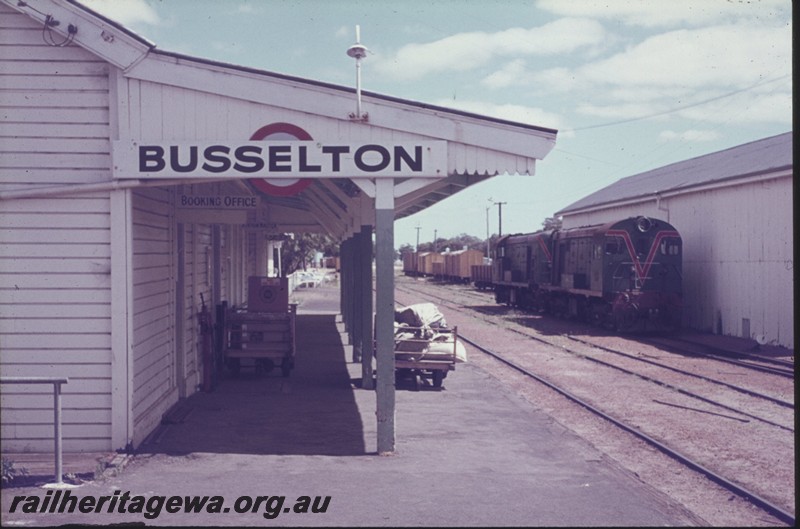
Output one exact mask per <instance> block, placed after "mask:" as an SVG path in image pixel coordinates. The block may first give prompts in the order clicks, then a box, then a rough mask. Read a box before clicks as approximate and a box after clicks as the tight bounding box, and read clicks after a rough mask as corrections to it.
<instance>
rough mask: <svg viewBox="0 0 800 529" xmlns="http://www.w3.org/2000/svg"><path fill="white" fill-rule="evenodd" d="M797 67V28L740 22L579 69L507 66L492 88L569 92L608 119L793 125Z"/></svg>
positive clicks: (679, 35) (672, 36)
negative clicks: (671, 118)
mask: <svg viewBox="0 0 800 529" xmlns="http://www.w3.org/2000/svg"><path fill="white" fill-rule="evenodd" d="M791 65H792V45H791V24H787V25H786V26H784V27H773V28H769V27H758V26H747V25H741V24H737V25H725V26H712V27H708V28H701V29H692V30H677V31H670V32H667V33H662V34H659V35H654V36H652V37H650V38H647V39H645V40H644V41H642V42H640V43H638V44H636V45H634V46H631V47H629V48H628V49H626V50H624V51H621V52H620V53H617V54H615V55H613V56H611V57H608V58H605V59H602V60H599V61H595V62H591V63H587V64H584V65H582V66H578V67H575V68H571V69H570V68H566V67H558V68H551V69H547V70H543V71H540V72H535V71H526V70H525V68H521V67H520V66H519V65H515V67H513V68H512V67H510V66H506V67H504V68H503V69H501V70H500V71H498V72H495V73H494V74H492V76H489V77H488V78H487V79H486V80H484V84H485V85H487V86H495V87H496V86H512V85H514V84H515V83H525V84H528V85H531V86H537V87H539V89H540V90H541V89H547V90H548V91H549V93H551V94H558V93H569V95H570V97H571V98H573V100H575V101H577V102H578V103H577V104H576V107H575V111H576V112H577V113H579V114H584V115H588V116H595V117H600V118H604V119H605V120H608V121H619V120H626V119H633V118H643V117H647V116H650V117H654V118H659V119H666V118H665V117H663V116H664V115H667V114H670V115H673V114H674V115H675V116H680V117H688V118H690V119H698V120H704V121H710V122H715V123H718V122H733V121H739V122H764V123H767V122H769V123H776V122H777V123H790V122H791V117H790V116H791V107H792V106H791V97H790V96H791ZM776 80H777V81H776Z"/></svg>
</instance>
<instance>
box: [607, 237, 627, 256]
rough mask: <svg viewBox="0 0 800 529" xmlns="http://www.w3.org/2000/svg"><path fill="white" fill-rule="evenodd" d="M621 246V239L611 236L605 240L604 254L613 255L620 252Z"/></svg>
mask: <svg viewBox="0 0 800 529" xmlns="http://www.w3.org/2000/svg"><path fill="white" fill-rule="evenodd" d="M622 251H623V248H622V244H621V241H620V239H619V238H618V237H611V238H609V239H607V240H606V254H607V255H615V254H619V253H622Z"/></svg>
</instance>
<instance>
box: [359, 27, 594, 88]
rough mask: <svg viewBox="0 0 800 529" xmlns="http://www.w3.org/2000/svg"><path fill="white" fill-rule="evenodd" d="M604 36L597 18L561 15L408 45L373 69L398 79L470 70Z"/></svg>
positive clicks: (590, 42) (586, 44) (572, 47)
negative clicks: (536, 23) (535, 24)
mask: <svg viewBox="0 0 800 529" xmlns="http://www.w3.org/2000/svg"><path fill="white" fill-rule="evenodd" d="M605 39H606V33H605V30H603V28H602V26H601V25H600V24H599V23H598V22H596V21H593V20H588V19H575V18H562V19H559V20H555V21H553V22H550V23H548V24H545V25H543V26H540V27H536V28H530V29H523V28H511V29H507V30H504V31H499V32H496V33H486V32H482V31H474V32H469V33H458V34H455V35H451V36H449V37H445V38H443V39H440V40H437V41H433V42H428V43H424V44H416V43H414V44H407V45H405V46H403V47H402V48H400V49H399V50H398V51H397V53H395V54H394V55H393V56H390V57H386V58H384V59H382V60H380V61H379V62H377V61H376V63H375V68H376V70H378V71H379V72H381V73H383V74H385V75H388V76H392V77H395V78H398V79H409V80H410V79H418V78H420V77H423V76H425V75H427V74H430V73H437V72H448V71H467V70H472V69H475V68H479V67H481V66H484V65H486V64H488V63H489V62H490V61H492V60H496V59H498V58H501V57H505V56H512V57H513V56H519V55H524V56H527V55H532V56H534V55H539V56H542V55H558V54H566V53H572V52H574V51H576V50H579V49H581V48H586V47H590V46H597V45H600V44H601V43H603V42H604V41H605Z"/></svg>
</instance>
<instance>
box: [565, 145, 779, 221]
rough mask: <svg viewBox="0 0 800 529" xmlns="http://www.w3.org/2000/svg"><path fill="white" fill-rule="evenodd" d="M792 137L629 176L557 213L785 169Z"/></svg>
mask: <svg viewBox="0 0 800 529" xmlns="http://www.w3.org/2000/svg"><path fill="white" fill-rule="evenodd" d="M792 139H793V133H792V132H786V133H784V134H778V135H777V136H771V137H769V138H764V139H762V140H757V141H754V142H751V143H746V144H744V145H738V146H736V147H731V148H730V149H725V150H722V151H718V152H714V153H711V154H706V155H703V156H698V157H696V158H691V159H689V160H684V161H682V162H676V163H673V164H670V165H666V166H664V167H659V168H658V169H653V170H651V171H646V172H644V173H639V174H635V175H632V176H628V177H626V178H623V179H621V180H618V181H617V182H615V183H613V184H611V185H610V186H608V187H604V188H603V189H601V190H599V191H597V192H595V193H592V194H590V195H588V196H586V197H584V198H582V199H580V200H578V201H577V202H575V203H573V204H570V205H569V206H567V207H566V208H564V209H562V210H560V211H558V212H556V215H563V214H566V213H573V212H576V211H579V210H583V209H587V208H595V207H599V206H603V205H607V204H613V203H616V202H622V201H627V200H633V199H636V198H640V197H647V196H653V195H656V194H659V193H667V192H675V191H680V190H684V189H686V190H689V189H691V188H693V187H697V186H702V185H708V184H713V183H718V182H724V181H727V180H733V179H738V178H744V177H748V176H753V175H759V174H765V173H770V172H775V171H779V170H782V169H786V168H789V167H792V166H793V151H792Z"/></svg>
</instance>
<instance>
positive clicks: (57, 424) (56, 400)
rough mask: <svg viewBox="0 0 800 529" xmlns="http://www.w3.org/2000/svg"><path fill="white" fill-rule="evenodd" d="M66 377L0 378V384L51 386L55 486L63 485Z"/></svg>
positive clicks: (67, 380)
mask: <svg viewBox="0 0 800 529" xmlns="http://www.w3.org/2000/svg"><path fill="white" fill-rule="evenodd" d="M68 383H69V379H68V378H67V377H0V384H53V430H54V431H53V437H54V441H55V450H54V451H55V475H56V485H61V484H63V483H64V482H63V480H62V475H63V459H62V454H61V450H62V447H61V384H68Z"/></svg>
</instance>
